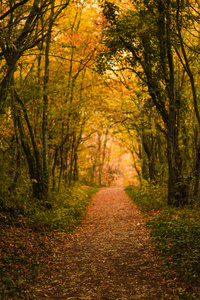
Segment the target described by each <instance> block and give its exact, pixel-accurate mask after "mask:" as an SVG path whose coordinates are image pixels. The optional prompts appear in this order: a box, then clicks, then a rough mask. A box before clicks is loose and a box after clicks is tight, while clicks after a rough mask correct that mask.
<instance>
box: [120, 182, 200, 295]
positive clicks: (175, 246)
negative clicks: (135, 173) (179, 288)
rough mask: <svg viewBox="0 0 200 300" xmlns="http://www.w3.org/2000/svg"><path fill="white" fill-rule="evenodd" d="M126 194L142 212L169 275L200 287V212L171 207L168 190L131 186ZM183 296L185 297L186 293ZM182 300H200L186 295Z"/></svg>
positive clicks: (189, 207) (193, 209) (146, 185)
mask: <svg viewBox="0 0 200 300" xmlns="http://www.w3.org/2000/svg"><path fill="white" fill-rule="evenodd" d="M126 192H127V194H128V195H129V197H130V198H131V199H132V201H133V202H134V203H135V204H136V205H137V206H138V207H139V209H140V210H141V211H142V212H145V213H146V217H147V220H148V221H147V223H146V226H147V227H148V228H149V229H150V232H151V237H152V240H153V242H154V245H155V247H156V249H157V250H158V251H159V253H160V254H161V255H162V257H163V268H164V271H165V274H166V275H169V276H172V277H174V278H180V279H181V280H184V281H185V284H186V285H187V284H189V285H198V284H199V280H200V209H199V208H197V207H192V206H188V207H187V206H186V207H182V208H175V207H171V206H170V207H169V206H168V205H167V200H166V196H165V195H166V189H165V188H160V187H156V186H153V187H152V186H150V185H149V184H145V185H143V186H141V187H134V186H129V187H127V188H126ZM183 294H184V293H183ZM182 297H183V298H182V299H200V295H192V294H190V293H189V294H187V293H186V294H185V295H182Z"/></svg>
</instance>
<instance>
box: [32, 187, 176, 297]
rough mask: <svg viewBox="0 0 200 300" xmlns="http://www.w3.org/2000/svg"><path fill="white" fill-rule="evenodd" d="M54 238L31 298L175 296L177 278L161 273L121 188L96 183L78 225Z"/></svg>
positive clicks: (138, 216) (139, 216)
mask: <svg viewBox="0 0 200 300" xmlns="http://www.w3.org/2000/svg"><path fill="white" fill-rule="evenodd" d="M59 238H60V239H61V240H62V242H61V241H60V242H58V243H57V244H56V247H55V249H54V259H52V261H49V266H48V268H47V272H46V273H45V274H44V277H42V278H40V280H39V281H40V282H38V284H37V287H36V289H35V290H36V292H35V294H36V299H37V300H43V299H48V300H53V299H54V300H58V299H63V300H64V299H65V300H69V299H74V300H78V299H82V300H84V299H85V300H86V299H88V300H89V299H91V300H100V299H102V300H103V299H104V300H105V299H109V300H131V299H152V300H155V299H159V300H162V299H167V300H169V299H173V300H175V299H179V297H178V296H177V295H176V292H175V290H176V288H177V286H176V285H177V283H176V282H175V281H174V282H173V281H170V280H168V279H167V278H166V277H164V276H162V274H161V270H160V268H159V265H160V264H161V262H160V261H159V260H158V258H157V257H155V256H154V254H153V253H152V247H151V245H150V238H149V233H148V231H147V230H146V229H145V227H144V225H143V219H142V214H141V213H140V212H139V211H138V209H137V207H136V206H135V205H134V204H133V203H132V202H131V201H130V200H129V198H128V196H127V195H126V193H125V192H124V190H123V188H116V187H111V188H102V189H101V190H100V191H99V192H98V193H97V194H96V195H95V196H94V198H93V201H92V204H91V206H90V207H89V209H88V212H87V216H86V219H85V220H84V222H83V223H82V224H81V226H80V227H78V228H77V229H76V230H75V232H73V233H72V234H67V235H65V234H60V235H59ZM59 238H58V240H59Z"/></svg>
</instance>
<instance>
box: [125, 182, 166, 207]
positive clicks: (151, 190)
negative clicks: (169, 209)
mask: <svg viewBox="0 0 200 300" xmlns="http://www.w3.org/2000/svg"><path fill="white" fill-rule="evenodd" d="M125 191H126V193H127V194H128V196H129V197H130V199H131V200H132V201H133V202H134V203H135V204H136V205H137V206H138V207H139V209H140V210H141V211H142V212H148V211H151V210H158V209H162V208H165V207H166V206H167V197H166V194H167V192H166V186H164V185H163V186H162V187H160V186H157V185H151V184H149V183H147V182H144V183H143V184H142V185H141V186H128V187H127V188H126V189H125Z"/></svg>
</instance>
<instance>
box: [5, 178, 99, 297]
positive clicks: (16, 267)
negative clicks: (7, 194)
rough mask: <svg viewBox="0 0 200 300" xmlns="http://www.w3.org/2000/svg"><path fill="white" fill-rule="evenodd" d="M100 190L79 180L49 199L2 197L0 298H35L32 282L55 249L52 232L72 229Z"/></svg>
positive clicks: (81, 218)
mask: <svg viewBox="0 0 200 300" xmlns="http://www.w3.org/2000/svg"><path fill="white" fill-rule="evenodd" d="M96 192H97V188H94V187H88V186H81V185H78V184H77V185H76V186H74V187H73V188H71V189H69V188H66V189H64V188H63V189H62V190H60V192H59V193H58V192H54V193H52V196H51V198H50V199H48V203H44V202H43V203H41V201H39V200H37V199H33V198H31V197H30V196H29V194H28V193H24V194H22V193H21V194H16V195H15V197H13V198H8V199H6V198H4V199H2V198H1V203H0V204H1V211H0V299H10V300H11V299H17V300H19V299H32V297H31V293H30V286H31V285H32V283H33V282H34V280H35V279H36V278H37V277H38V275H39V274H40V273H41V272H42V269H43V264H44V261H45V259H47V257H48V255H49V254H50V252H51V249H50V245H51V241H52V233H53V232H55V231H64V232H69V231H72V230H73V229H74V228H75V227H76V226H77V225H78V224H79V223H80V222H81V221H82V220H83V218H84V216H85V213H86V208H87V207H88V206H89V204H90V202H91V198H92V195H93V194H94V193H96ZM44 241H46V242H44Z"/></svg>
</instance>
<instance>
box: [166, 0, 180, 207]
mask: <svg viewBox="0 0 200 300" xmlns="http://www.w3.org/2000/svg"><path fill="white" fill-rule="evenodd" d="M166 17H167V22H166V26H167V56H168V64H169V87H168V91H169V122H168V136H167V155H168V166H169V178H168V204H169V205H175V206H179V201H178V200H177V182H178V177H179V174H178V170H177V165H176V150H177V149H176V146H177V145H176V141H177V136H176V135H177V132H176V100H175V75H174V61H173V53H172V41H171V29H172V24H171V0H168V1H167V16H166Z"/></svg>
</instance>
